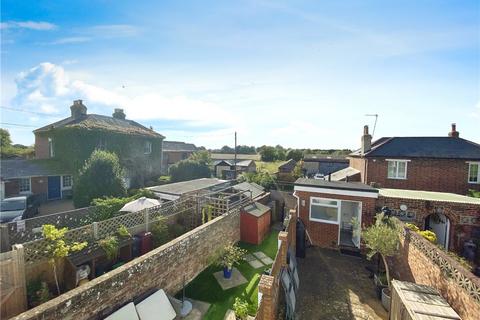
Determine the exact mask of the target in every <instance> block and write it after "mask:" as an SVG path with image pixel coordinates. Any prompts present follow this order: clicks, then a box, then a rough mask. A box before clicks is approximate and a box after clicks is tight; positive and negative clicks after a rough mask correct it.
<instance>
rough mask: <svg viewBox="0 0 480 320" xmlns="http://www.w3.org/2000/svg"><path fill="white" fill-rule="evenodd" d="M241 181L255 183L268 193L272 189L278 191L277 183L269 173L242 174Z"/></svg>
mask: <svg viewBox="0 0 480 320" xmlns="http://www.w3.org/2000/svg"><path fill="white" fill-rule="evenodd" d="M241 180H245V181H247V182H254V183H256V184H259V185H261V186H262V187H264V188H265V189H266V190H267V191H268V190H271V189H276V185H277V181H276V180H275V178H274V177H273V176H272V175H271V174H269V173H268V172H267V171H260V172H245V173H243V174H242V178H241Z"/></svg>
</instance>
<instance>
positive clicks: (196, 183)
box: [147, 178, 228, 195]
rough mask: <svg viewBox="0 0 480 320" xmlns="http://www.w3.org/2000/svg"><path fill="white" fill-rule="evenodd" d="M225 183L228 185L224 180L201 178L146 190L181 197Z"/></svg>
mask: <svg viewBox="0 0 480 320" xmlns="http://www.w3.org/2000/svg"><path fill="white" fill-rule="evenodd" d="M226 183H228V181H226V180H220V179H216V178H201V179H195V180H189V181H182V182H175V183H169V184H164V185H161V186H154V187H149V188H147V189H149V190H151V191H153V192H156V193H165V194H171V195H182V194H185V193H189V192H193V191H198V190H203V189H207V188H211V187H214V186H218V185H221V184H226Z"/></svg>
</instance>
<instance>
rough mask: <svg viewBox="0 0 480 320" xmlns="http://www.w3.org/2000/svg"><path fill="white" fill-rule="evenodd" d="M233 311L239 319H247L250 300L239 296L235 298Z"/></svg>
mask: <svg viewBox="0 0 480 320" xmlns="http://www.w3.org/2000/svg"><path fill="white" fill-rule="evenodd" d="M233 311H234V312H235V316H236V317H237V319H241V320H245V319H247V316H248V302H246V301H244V300H242V299H240V298H239V297H236V298H235V302H234V303H233Z"/></svg>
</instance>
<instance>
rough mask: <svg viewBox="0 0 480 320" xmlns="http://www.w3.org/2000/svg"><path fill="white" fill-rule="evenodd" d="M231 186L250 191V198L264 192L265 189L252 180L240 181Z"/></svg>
mask: <svg viewBox="0 0 480 320" xmlns="http://www.w3.org/2000/svg"><path fill="white" fill-rule="evenodd" d="M232 188H233V189H234V190H237V191H247V190H248V191H251V192H252V199H255V198H256V197H258V196H260V195H262V194H264V193H265V189H264V188H263V187H262V186H260V185H258V184H256V183H253V182H242V183H239V184H236V185H234V186H233V187H232Z"/></svg>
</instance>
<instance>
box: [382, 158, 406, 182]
mask: <svg viewBox="0 0 480 320" xmlns="http://www.w3.org/2000/svg"><path fill="white" fill-rule="evenodd" d="M386 161H387V178H388V179H396V180H407V177H408V175H407V172H408V170H407V169H408V163H409V162H410V160H405V159H386ZM399 163H404V164H405V176H403V177H402V176H400V175H399V170H398V169H399V165H398V164H399ZM391 164H393V165H394V169H395V175H394V176H391V175H390V170H389V167H390V165H391Z"/></svg>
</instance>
